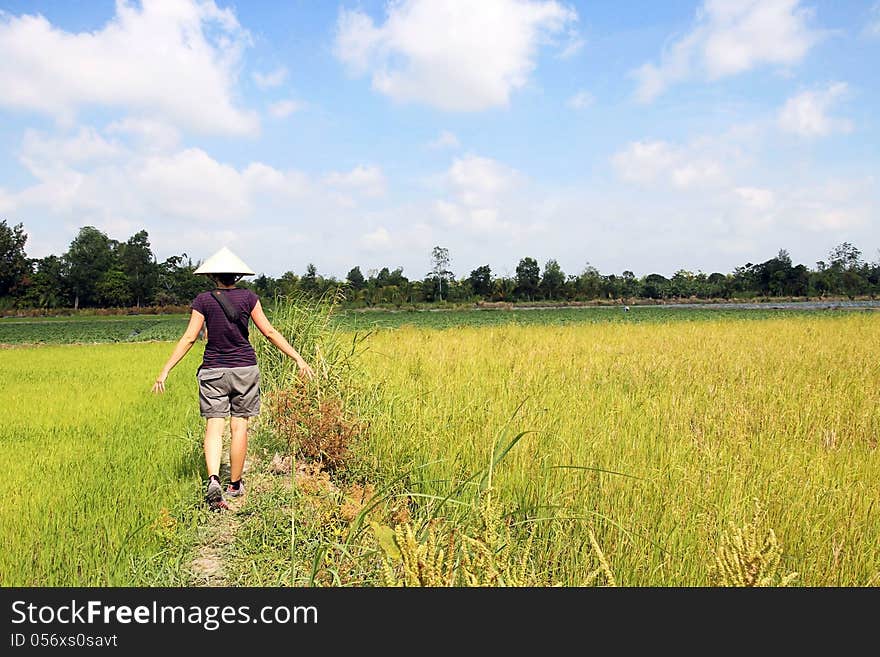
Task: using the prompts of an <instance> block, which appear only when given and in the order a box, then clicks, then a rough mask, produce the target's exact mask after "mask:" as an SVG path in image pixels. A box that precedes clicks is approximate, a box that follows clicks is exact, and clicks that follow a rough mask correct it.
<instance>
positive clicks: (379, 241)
mask: <svg viewBox="0 0 880 657" xmlns="http://www.w3.org/2000/svg"><path fill="white" fill-rule="evenodd" d="M361 244H362V245H363V246H364V247H366V248H367V249H370V250H384V249H388V248H390V247H391V245H392V242H391V234H390V233H389V232H388V229H387V228H383V227H381V226H380V227H379V228H377V229H376V230H374V231H371V232H369V233H365V234H364V235H363V236H362V237H361Z"/></svg>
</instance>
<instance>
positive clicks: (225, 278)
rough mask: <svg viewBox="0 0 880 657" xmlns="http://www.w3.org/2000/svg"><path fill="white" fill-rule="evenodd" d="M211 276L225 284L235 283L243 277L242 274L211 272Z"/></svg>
mask: <svg viewBox="0 0 880 657" xmlns="http://www.w3.org/2000/svg"><path fill="white" fill-rule="evenodd" d="M211 278H213V279H214V281H218V282H220V283H222V284H223V285H235V284H236V283H238V281H239V279H240V278H241V274H211Z"/></svg>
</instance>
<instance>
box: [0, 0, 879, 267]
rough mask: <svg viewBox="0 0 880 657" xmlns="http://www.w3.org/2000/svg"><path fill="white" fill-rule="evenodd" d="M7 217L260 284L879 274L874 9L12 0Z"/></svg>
mask: <svg viewBox="0 0 880 657" xmlns="http://www.w3.org/2000/svg"><path fill="white" fill-rule="evenodd" d="M0 9H2V12H0V152H2V158H0V218H3V219H6V220H7V222H8V223H10V224H14V223H18V222H22V223H23V224H24V225H25V229H26V231H27V233H28V235H29V240H28V244H27V251H28V255H30V256H32V257H41V256H44V255H47V254H50V253H56V254H60V253H62V252H64V251H65V250H66V248H67V245H68V244H69V243H70V240H71V239H72V238H73V237H74V236H75V235H76V232H77V231H78V229H79V228H80V227H81V226H85V225H93V226H96V227H98V228H100V229H102V230H103V231H105V232H106V233H107V234H108V235H110V237H112V238H114V239H118V240H125V239H127V238H128V237H130V236H131V235H132V234H133V233H134V232H136V231H138V230H140V229H146V230H147V231H148V233H149V235H150V239H151V242H152V244H153V248H154V250H155V252H156V255H157V256H158V257H159V258H160V259H164V258H166V257H168V256H170V255H173V254H178V253H182V252H184V253H187V254H189V255H190V256H191V257H192V258H193V259H194V260H199V259H204V258H205V257H207V256H208V255H210V254H211V253H213V252H214V251H216V250H217V249H218V248H219V247H221V246H223V245H228V246H229V247H230V248H232V249H233V250H234V251H236V252H237V253H238V254H239V255H240V256H241V257H242V258H243V259H244V260H245V262H247V263H249V264H250V265H251V266H252V267H254V268H255V270H256V271H258V272H263V273H266V274H269V275H272V276H280V275H281V274H282V273H284V272H285V271H288V270H291V271H294V272H297V273H302V272H304V271H305V268H306V266H307V264H308V263H314V264H315V265H316V266H317V268H318V271H319V273H322V274H324V275H335V276H337V277H340V278H342V277H344V276H345V274H346V272H348V270H349V269H350V268H351V267H353V266H354V265H360V267H361V269H362V270H363V271H364V273H367V272H368V271H369V270H370V269H373V268H377V267H382V266H389V267H391V268H394V267H403V268H404V273H405V274H406V275H408V276H410V277H412V278H420V277H422V276H424V275H425V273H426V272H427V271H428V270H429V269H430V266H431V261H430V254H431V249H432V247H433V246H435V245H440V246H444V247H446V248H448V249H449V252H450V256H451V260H452V263H451V264H452V269H453V270H454V272H455V273H456V275H457V276H466V275H467V274H468V273H469V272H470V271H471V270H472V269H474V268H476V267H478V266H480V265H483V264H488V265H490V267H491V268H492V270H493V273H495V274H496V275H501V274H511V273H513V271H514V270H515V267H516V264H517V262H518V261H519V259H520V258H522V257H525V256H530V257H533V258H536V259H537V260H538V262H539V263H540V264H541V265H543V264H544V263H545V262H546V261H547V260H548V259H549V258H555V259H556V260H558V262H559V263H560V265H561V266H562V268H563V270H564V271H565V272H567V273H579V272H580V271H582V270H583V269H584V267H586V266H587V265H588V264H589V265H592V266H594V267H596V268H598V269H599V270H600V271H602V272H603V273H620V272H621V271H623V270H625V269H629V270H632V271H633V272H635V274H636V275H638V276H642V275H645V274H648V273H652V272H658V273H662V274H664V275H671V274H672V273H673V272H674V271H675V270H676V269H679V268H685V269H689V270H691V271H695V272H696V271H698V270H700V271H704V272H706V273H710V272H713V271H722V272H729V271H732V269H733V268H734V267H736V266H738V265H741V264H744V263H746V262H762V261H764V260H767V259H769V258H771V257H773V256H774V255H776V253H777V251H778V250H779V249H782V248H785V249H787V250H788V251H789V252H790V254H791V256H792V259H793V260H794V261H795V262H796V263H803V264H806V265H808V266H810V267H813V266H815V262H816V261H817V260H820V259H824V258H825V257H826V255H827V253H828V251H829V250H830V249H831V248H832V247H834V246H835V245H837V244H839V243H841V242H843V241H849V242H852V243H854V244H855V245H856V246H857V247H859V248H860V249H861V250H862V252H863V254H864V256H865V257H866V259H868V260H871V261H873V260H877V258H878V257H880V252H878V249H880V112H878V110H880V75H878V72H877V69H878V65H880V2H877V1H875V0H863V1H848V0H803V1H801V0H705V1H704V2H694V1H685V0H666V1H664V2H657V1H655V0H639V1H635V0H631V1H624V0H621V1H617V0H615V1H612V0H601V1H598V0H597V1H592V2H590V1H581V2H571V3H569V2H562V1H559V2H557V1H555V0H480V1H479V2H472V1H469V0H459V1H456V0H397V1H395V2H373V1H370V0H342V2H340V3H335V2H329V1H326V0H301V1H296V2H294V1H289V2H269V1H265V2H255V1H248V2H245V1H243V0H239V1H238V2H233V3H231V2H227V1H226V0H215V1H211V0H143V2H136V1H134V0H131V1H124V0H119V1H117V2H115V3H114V2H111V1H109V0H92V1H89V2H72V1H64V0H57V1H54V2H49V1H40V0H23V1H10V0H0Z"/></svg>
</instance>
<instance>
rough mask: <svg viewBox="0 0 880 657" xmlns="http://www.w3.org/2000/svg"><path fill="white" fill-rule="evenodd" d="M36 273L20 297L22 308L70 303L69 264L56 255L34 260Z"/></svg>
mask: <svg viewBox="0 0 880 657" xmlns="http://www.w3.org/2000/svg"><path fill="white" fill-rule="evenodd" d="M33 266H34V274H33V276H31V282H30V285H28V286H27V288H26V289H25V291H24V294H23V295H22V297H20V298H19V299H18V305H19V306H21V307H22V308H61V307H63V306H65V305H67V304H69V303H70V298H69V291H68V287H67V266H66V263H65V262H64V260H63V259H62V258H59V257H58V256H56V255H50V256H46V257H45V258H39V259H36V260H34V261H33Z"/></svg>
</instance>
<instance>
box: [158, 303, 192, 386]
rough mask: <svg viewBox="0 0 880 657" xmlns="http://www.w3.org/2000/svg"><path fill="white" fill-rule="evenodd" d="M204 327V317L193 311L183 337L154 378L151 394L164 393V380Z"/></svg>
mask: <svg viewBox="0 0 880 657" xmlns="http://www.w3.org/2000/svg"><path fill="white" fill-rule="evenodd" d="M204 325H205V316H204V315H203V314H202V313H200V312H199V311H198V310H193V311H192V314H191V315H190V318H189V324H188V325H187V327H186V330H185V331H184V332H183V336H182V337H181V338H180V340H178V341H177V344H176V345H175V347H174V351H173V352H172V353H171V356H170V357H169V358H168V362H166V363H165V367H163V368H162V372H161V373H160V374H159V376H157V377H156V382H155V383H154V384H153V392H165V379H167V378H168V374H169V372H171V370H172V369H174V366H175V365H177V363H179V362H180V359H181V358H183V357H184V356H186V352H188V351H189V350H190V347H192V346H193V344H195V341H196V340H197V339H198V337H199V331H201V330H202V327H203V326H204Z"/></svg>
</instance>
